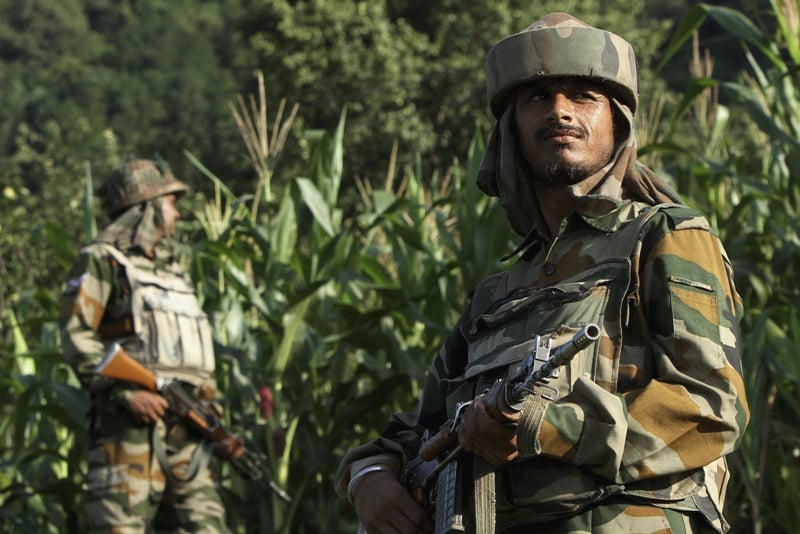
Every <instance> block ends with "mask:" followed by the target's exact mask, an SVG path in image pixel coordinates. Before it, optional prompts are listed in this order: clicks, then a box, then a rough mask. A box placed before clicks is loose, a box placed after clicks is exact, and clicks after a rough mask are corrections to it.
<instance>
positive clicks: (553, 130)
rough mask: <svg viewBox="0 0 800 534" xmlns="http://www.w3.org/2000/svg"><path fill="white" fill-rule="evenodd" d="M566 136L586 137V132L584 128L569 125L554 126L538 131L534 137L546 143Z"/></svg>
mask: <svg viewBox="0 0 800 534" xmlns="http://www.w3.org/2000/svg"><path fill="white" fill-rule="evenodd" d="M564 134H567V135H574V136H576V137H586V131H585V130H584V129H583V128H581V127H580V126H572V125H568V124H552V125H550V126H545V127H544V128H540V129H539V130H537V131H536V133H535V134H534V137H536V140H537V141H546V140H547V139H548V138H550V137H553V136H556V135H564Z"/></svg>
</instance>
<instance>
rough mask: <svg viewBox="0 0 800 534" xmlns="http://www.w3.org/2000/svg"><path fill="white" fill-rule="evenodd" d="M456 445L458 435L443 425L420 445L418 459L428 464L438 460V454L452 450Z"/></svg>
mask: <svg viewBox="0 0 800 534" xmlns="http://www.w3.org/2000/svg"><path fill="white" fill-rule="evenodd" d="M457 443H458V434H457V433H456V432H453V430H452V428H451V427H450V426H448V425H445V427H444V428H442V429H441V430H439V432H437V433H436V434H435V435H434V436H433V437H432V438H431V439H429V440H428V441H426V442H425V443H423V444H422V447H420V449H419V457H420V458H422V459H423V460H425V461H426V462H429V461H431V460H433V459H435V458H438V457H439V455H440V454H442V453H443V452H445V451H446V450H448V449H452V448H453V446H454V445H456V444H457Z"/></svg>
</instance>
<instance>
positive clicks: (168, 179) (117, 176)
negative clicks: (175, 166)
mask: <svg viewBox="0 0 800 534" xmlns="http://www.w3.org/2000/svg"><path fill="white" fill-rule="evenodd" d="M188 190H189V186H188V185H186V184H185V183H183V182H181V181H179V180H176V179H175V176H174V175H173V174H172V171H171V170H170V169H169V166H168V165H167V164H166V163H165V162H163V161H160V160H158V161H153V160H149V159H133V160H130V161H128V162H126V163H124V164H122V165H120V166H118V167H116V168H115V169H114V170H113V171H112V172H111V177H110V178H109V179H108V180H107V181H106V182H105V183H104V184H103V186H102V187H101V189H100V193H101V194H102V196H103V198H104V200H105V204H106V211H107V212H108V214H109V215H110V216H112V217H113V216H115V215H118V214H119V213H120V212H121V211H122V210H124V209H125V208H128V207H130V206H133V205H134V204H139V203H140V202H144V201H146V200H150V199H153V198H156V197H160V196H162V195H168V194H170V193H185V192H186V191H188Z"/></svg>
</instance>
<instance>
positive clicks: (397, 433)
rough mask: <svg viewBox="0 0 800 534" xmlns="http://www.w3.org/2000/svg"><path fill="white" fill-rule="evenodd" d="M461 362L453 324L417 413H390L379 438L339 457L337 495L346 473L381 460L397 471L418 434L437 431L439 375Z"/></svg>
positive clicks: (442, 411)
mask: <svg viewBox="0 0 800 534" xmlns="http://www.w3.org/2000/svg"><path fill="white" fill-rule="evenodd" d="M462 320H463V317H462ZM461 322H462V321H459V325H460V324H461ZM465 364H466V345H465V343H464V340H463V337H462V336H461V332H460V329H459V328H458V327H456V328H454V329H453V330H452V331H451V332H450V334H449V335H448V337H447V339H446V340H445V343H444V345H442V347H441V349H440V350H439V353H438V354H437V356H436V358H435V359H434V362H433V365H432V366H431V368H430V371H429V372H428V375H427V377H426V379H425V384H424V386H423V389H422V396H421V397H420V402H419V406H418V409H417V413H416V414H413V413H396V414H393V415H392V416H391V418H390V420H389V423H388V424H387V426H386V428H385V429H384V430H383V432H382V433H381V436H380V437H379V438H377V439H375V440H373V441H371V442H369V443H366V444H364V445H361V446H359V447H356V448H354V449H351V450H350V451H348V453H347V454H346V455H345V457H344V458H343V459H342V462H341V464H340V465H339V469H338V470H337V473H336V476H335V482H334V484H335V487H336V491H337V493H338V494H339V495H340V496H341V497H343V498H346V497H347V486H348V484H349V482H350V477H351V476H352V475H353V474H354V473H355V472H356V471H358V470H359V469H361V468H363V467H366V466H368V465H376V464H381V465H383V466H385V467H388V468H389V469H391V470H392V471H394V472H395V473H396V474H398V475H399V474H400V470H401V469H402V466H404V465H405V464H406V463H408V462H409V461H410V460H412V459H413V458H415V457H416V456H417V454H418V453H419V448H420V443H421V438H422V434H423V433H424V432H425V431H426V430H430V431H431V432H435V431H437V430H438V429H439V427H440V426H441V425H442V424H444V423H445V421H447V406H446V403H445V398H446V386H445V385H444V383H443V382H442V379H443V378H446V377H448V376H457V375H458V374H460V373H462V372H463V368H464V365H465Z"/></svg>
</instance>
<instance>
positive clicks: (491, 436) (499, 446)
mask: <svg viewBox="0 0 800 534" xmlns="http://www.w3.org/2000/svg"><path fill="white" fill-rule="evenodd" d="M515 417H516V419H519V414H516V416H515ZM458 442H459V443H460V444H461V446H462V447H463V448H464V449H466V450H468V451H471V452H474V453H475V454H478V455H480V456H482V457H483V458H485V459H486V460H487V461H489V463H491V464H493V465H501V464H504V463H506V462H510V461H511V460H513V459H514V458H516V457H517V456H518V455H519V452H518V451H517V430H516V427H513V426H508V424H507V423H506V424H503V423H502V422H500V421H498V420H497V419H494V418H493V417H492V416H490V415H489V414H488V413H487V411H486V404H485V402H484V400H483V397H482V396H479V397H477V398H476V399H475V400H474V401H473V403H472V404H471V405H470V407H469V408H468V409H466V410H464V413H463V414H462V416H461V425H460V427H459V429H458Z"/></svg>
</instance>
